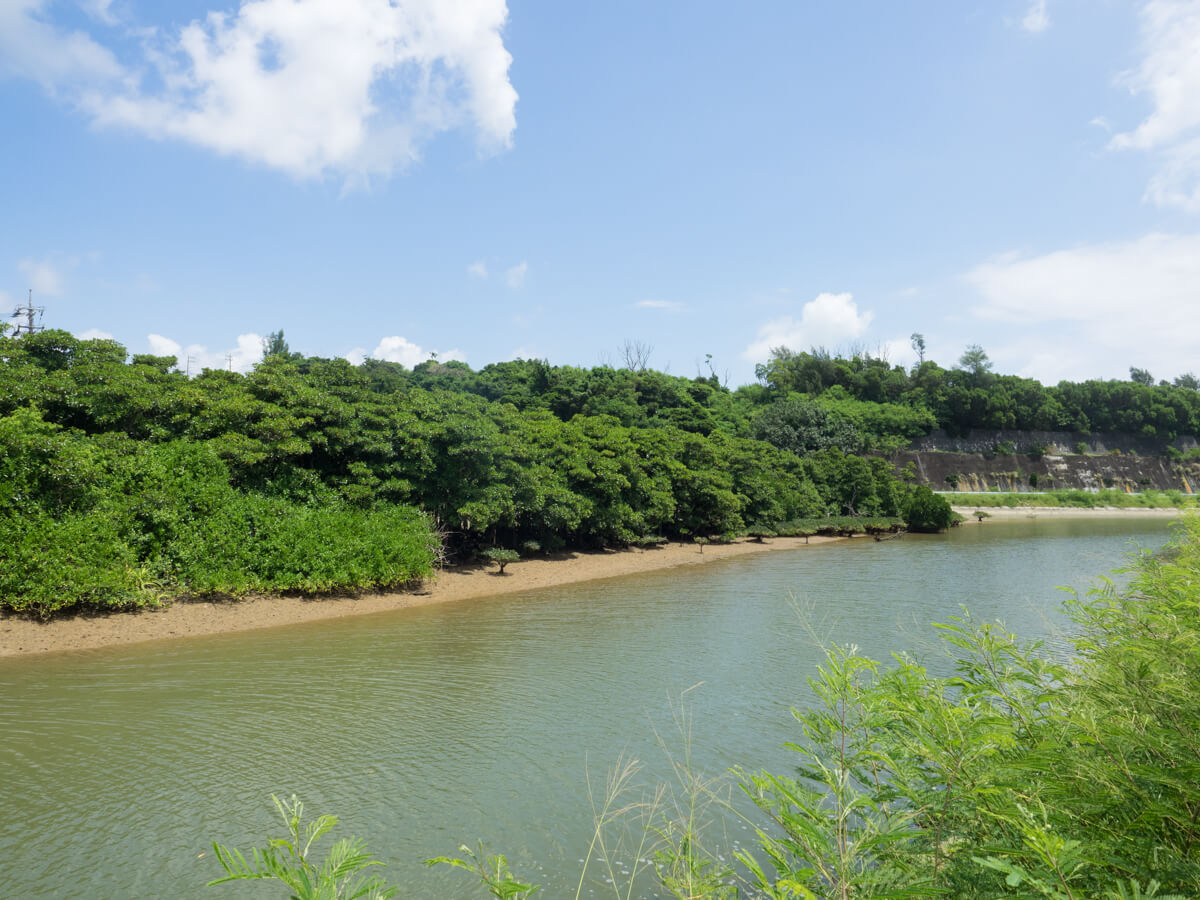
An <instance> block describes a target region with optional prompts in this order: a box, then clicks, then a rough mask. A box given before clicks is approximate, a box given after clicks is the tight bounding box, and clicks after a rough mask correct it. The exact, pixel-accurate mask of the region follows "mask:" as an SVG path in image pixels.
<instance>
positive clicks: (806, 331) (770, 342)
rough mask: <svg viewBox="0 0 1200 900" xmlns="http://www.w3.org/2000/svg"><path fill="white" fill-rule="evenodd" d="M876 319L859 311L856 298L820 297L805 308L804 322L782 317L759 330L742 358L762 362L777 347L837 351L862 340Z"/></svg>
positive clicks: (802, 316)
mask: <svg viewBox="0 0 1200 900" xmlns="http://www.w3.org/2000/svg"><path fill="white" fill-rule="evenodd" d="M874 318H875V314H874V313H873V312H859V311H858V304H856V303H855V302H854V296H853V295H852V294H829V293H824V294H818V295H817V297H816V298H815V299H813V300H810V301H809V302H808V303H805V304H804V306H803V308H802V309H801V310H800V318H798V319H797V318H794V317H792V316H781V317H780V318H778V319H772V320H771V321H770V322H767V323H766V324H765V325H763V326H762V327H761V328H759V329H758V340H756V341H755V342H754V343H752V344H751V345H750V346H748V347H747V348H746V349H745V350H744V351H743V352H742V357H743V358H744V359H748V360H751V361H754V362H762V361H763V360H765V359H766V358H767V357H768V356H769V355H770V352H771V350H772V348H774V347H781V346H782V347H790V348H791V349H793V350H807V349H808V348H809V347H822V346H824V347H836V346H837V345H838V344H840V343H843V342H845V341H851V340H854V339H856V338H859V337H862V335H863V334H865V333H866V330H867V328H868V327H869V326H870V324H871V321H872V320H873V319H874Z"/></svg>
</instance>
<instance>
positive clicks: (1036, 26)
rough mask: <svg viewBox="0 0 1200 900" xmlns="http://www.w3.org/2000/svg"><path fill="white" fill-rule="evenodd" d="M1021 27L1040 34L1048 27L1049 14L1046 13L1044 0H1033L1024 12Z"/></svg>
mask: <svg viewBox="0 0 1200 900" xmlns="http://www.w3.org/2000/svg"><path fill="white" fill-rule="evenodd" d="M1021 27H1022V28H1024V29H1025V30H1026V31H1028V32H1031V33H1033V34H1040V33H1041V32H1043V31H1045V30H1046V29H1047V28H1049V27H1050V16H1049V15H1048V14H1047V13H1046V0H1033V3H1032V4H1030V6H1029V10H1028V11H1027V12H1026V13H1025V18H1023V19H1022V20H1021Z"/></svg>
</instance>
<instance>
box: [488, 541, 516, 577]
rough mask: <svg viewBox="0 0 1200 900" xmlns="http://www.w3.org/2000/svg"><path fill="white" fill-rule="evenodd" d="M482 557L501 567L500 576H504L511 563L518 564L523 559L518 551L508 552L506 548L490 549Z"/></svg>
mask: <svg viewBox="0 0 1200 900" xmlns="http://www.w3.org/2000/svg"><path fill="white" fill-rule="evenodd" d="M481 555H482V556H484V557H486V558H487V559H490V560H491V561H492V562H494V563H495V564H496V565H498V566H499V567H500V571H499V573H498V574H500V575H503V574H504V567H505V566H507V565H508V564H509V563H511V562H516V561H517V560H518V559H520V558H521V554H520V553H518V552H517V551H516V550H507V549H505V548H504V547H488V548H487V549H486V550H484V551H483V553H482V554H481Z"/></svg>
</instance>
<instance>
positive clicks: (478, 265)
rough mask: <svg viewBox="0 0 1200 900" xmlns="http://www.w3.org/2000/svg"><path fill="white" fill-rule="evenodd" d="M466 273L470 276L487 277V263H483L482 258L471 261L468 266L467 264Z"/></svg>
mask: <svg viewBox="0 0 1200 900" xmlns="http://www.w3.org/2000/svg"><path fill="white" fill-rule="evenodd" d="M467 274H468V275H470V276H471V277H472V278H483V279H486V278H487V277H488V270H487V263H485V262H484V261H483V260H482V259H481V260H479V261H477V262H473V263H471V264H470V265H469V266H467Z"/></svg>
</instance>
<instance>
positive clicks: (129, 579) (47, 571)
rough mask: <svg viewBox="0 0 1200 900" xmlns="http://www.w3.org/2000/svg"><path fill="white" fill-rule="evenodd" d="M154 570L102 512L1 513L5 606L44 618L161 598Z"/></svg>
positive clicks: (0, 603) (0, 575) (1, 599)
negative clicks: (59, 514)
mask: <svg viewBox="0 0 1200 900" xmlns="http://www.w3.org/2000/svg"><path fill="white" fill-rule="evenodd" d="M154 588H155V586H154V584H153V583H152V581H151V579H150V577H149V575H148V574H147V573H146V571H145V570H144V569H142V568H141V567H139V565H138V560H137V556H136V554H135V553H134V552H133V550H132V549H131V548H130V547H129V545H128V544H126V543H125V541H123V540H122V538H121V535H120V533H119V531H118V528H117V523H116V522H114V521H113V519H112V518H111V517H110V516H108V515H104V514H102V513H95V512H92V513H84V514H72V515H68V516H65V517H63V518H61V519H53V518H51V517H50V516H48V515H45V514H42V513H34V514H32V515H28V516H21V517H16V516H6V517H0V607H6V608H8V609H11V610H14V611H16V612H26V613H32V614H34V615H37V616H40V617H42V618H46V617H48V616H49V615H50V614H52V613H55V612H59V611H62V610H70V609H77V608H81V607H91V608H100V609H129V608H132V607H139V606H147V605H151V604H154V603H156V602H157V601H158V592H157V591H156V590H155V589H154Z"/></svg>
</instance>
